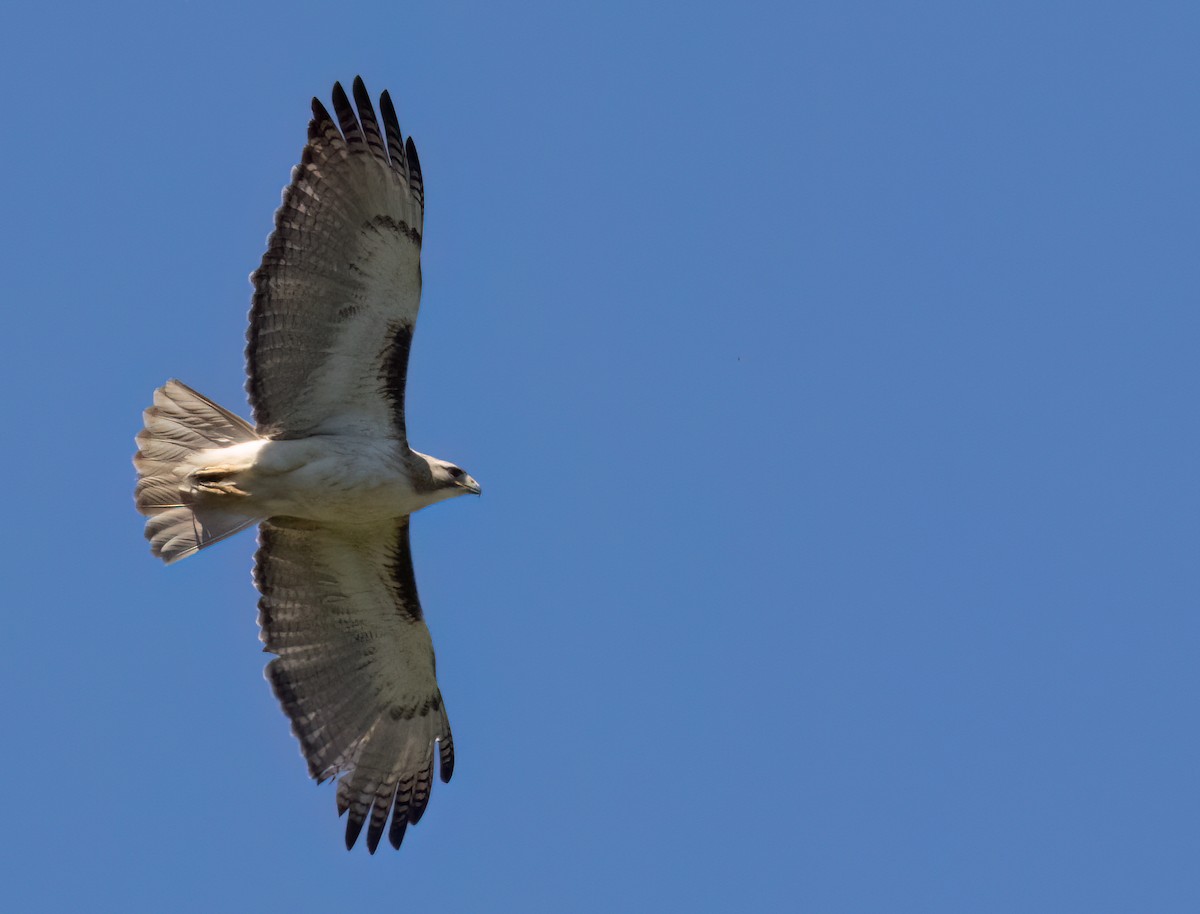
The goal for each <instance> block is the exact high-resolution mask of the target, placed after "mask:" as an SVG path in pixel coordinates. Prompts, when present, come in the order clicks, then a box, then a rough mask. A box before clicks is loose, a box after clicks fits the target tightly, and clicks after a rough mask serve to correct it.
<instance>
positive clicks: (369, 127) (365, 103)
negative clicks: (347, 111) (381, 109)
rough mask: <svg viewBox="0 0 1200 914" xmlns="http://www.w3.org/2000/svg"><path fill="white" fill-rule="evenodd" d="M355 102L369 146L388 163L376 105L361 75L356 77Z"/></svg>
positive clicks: (380, 158)
mask: <svg viewBox="0 0 1200 914" xmlns="http://www.w3.org/2000/svg"><path fill="white" fill-rule="evenodd" d="M353 90H354V104H356V105H357V106H358V120H359V123H361V124H362V129H363V134H364V136H365V137H366V140H367V146H369V147H370V149H371V152H373V153H374V154H375V157H376V158H377V159H379V160H380V161H381V162H383V164H384V165H387V164H388V154H387V147H386V145H385V140H384V138H383V136H382V134H380V132H379V121H378V120H377V119H376V117H375V106H374V105H372V104H371V96H370V94H369V93H368V92H367V87H366V84H365V83H363V81H362V77H361V76H356V77H354V87H353Z"/></svg>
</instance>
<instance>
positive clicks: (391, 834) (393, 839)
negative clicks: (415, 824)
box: [388, 814, 408, 850]
mask: <svg viewBox="0 0 1200 914" xmlns="http://www.w3.org/2000/svg"><path fill="white" fill-rule="evenodd" d="M407 828H408V819H406V818H405V817H404V816H397V815H395V814H393V815H392V827H391V828H389V829H388V843H389V844H391V845H392V847H394V848H395V849H396V850H400V844H401V843H402V842H403V841H404V832H405V830H406V829H407Z"/></svg>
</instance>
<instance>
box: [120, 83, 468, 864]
mask: <svg viewBox="0 0 1200 914" xmlns="http://www.w3.org/2000/svg"><path fill="white" fill-rule="evenodd" d="M353 96H354V103H353V104H352V103H351V101H350V99H349V98H348V97H347V95H346V92H345V90H343V88H342V87H341V85H340V84H335V85H334V87H333V110H334V113H335V115H336V119H335V118H334V117H332V116H330V114H329V112H328V111H327V110H326V108H325V106H324V105H322V104H321V102H320V101H319V100H318V99H316V98H314V99H313V102H312V110H313V117H312V120H311V121H310V122H309V125H308V143H307V145H305V147H304V152H303V154H302V155H301V158H300V164H299V165H297V166H296V167H295V168H294V169H293V170H292V180H291V184H289V185H288V187H287V188H286V189H285V190H284V192H283V202H282V205H281V206H280V207H279V210H278V211H277V212H276V214H275V229H274V231H273V232H272V234H271V236H270V239H269V240H268V242H267V252H266V254H265V255H264V256H263V259H262V265H261V266H260V267H259V268H258V269H257V270H256V271H255V272H254V273H253V274H252V275H251V277H250V279H251V282H252V283H253V285H254V295H253V301H252V306H251V309H250V328H249V330H248V332H247V334H246V338H247V346H246V370H247V374H248V381H247V383H246V390H247V392H248V394H249V399H250V406H251V409H252V410H253V414H254V424H253V425H251V424H250V423H248V422H246V421H245V420H244V419H241V418H239V417H238V416H237V415H235V414H233V413H231V412H229V411H228V410H226V409H224V408H222V407H221V406H218V405H217V404H216V403H214V402H212V401H211V400H209V399H207V398H206V397H204V396H202V395H200V394H199V393H197V392H196V391H194V390H192V389H191V388H190V387H188V386H186V385H185V384H182V383H180V382H179V381H175V380H172V381H168V382H167V383H166V384H165V385H164V386H163V387H161V388H159V389H158V390H156V391H155V392H154V405H153V406H151V407H150V408H149V409H148V410H146V412H145V413H144V421H145V428H144V429H143V430H142V431H141V432H140V433H139V434H138V436H137V444H138V452H137V455H136V456H135V457H134V465H135V467H136V469H137V474H138V480H137V487H136V490H135V501H136V504H137V509H138V511H140V512H141V513H142V514H145V515H147V520H146V528H145V532H146V538H147V539H149V541H150V548H151V551H152V552H153V553H154V554H155V555H156V556H158V557H159V558H161V559H163V561H165V562H167V563H171V562H175V561H178V560H179V559H182V558H186V557H187V556H189V555H192V554H193V553H195V552H198V551H200V550H201V549H204V548H205V547H207V546H210V545H212V544H213V543H215V542H217V541H219V540H222V539H225V538H226V537H228V536H232V535H233V534H235V533H237V532H238V531H239V530H242V529H244V528H246V527H249V526H251V525H252V524H257V525H258V552H257V554H256V555H255V568H254V583H255V586H256V587H257V588H258V590H259V593H260V594H261V596H260V599H259V601H258V608H259V615H258V622H259V626H260V628H261V635H260V637H261V639H262V641H263V643H264V645H265V646H264V648H263V649H264V650H265V651H268V652H270V653H272V654H275V655H276V656H275V658H274V659H272V660H271V661H270V663H268V664H267V667H266V678H267V679H268V680H269V681H270V683H271V686H272V688H273V689H274V691H275V695H276V696H277V697H278V699H279V701H280V703H281V704H282V706H283V710H284V712H285V713H286V714H287V716H288V717H289V718H290V719H291V723H292V732H293V733H294V734H295V736H296V738H297V739H298V740H299V741H300V747H301V751H302V752H303V754H304V757H305V759H306V760H307V761H308V770H309V773H310V774H311V775H312V776H313V777H314V778H316V779H317V780H318V782H321V781H325V780H328V779H331V778H333V779H336V780H337V806H338V812H339V814H348V819H347V824H346V847H347V849H349V848H352V847H353V846H354V843H355V841H356V840H357V839H358V836H359V834H360V833H361V831H362V829H363V828H364V826H365V827H366V828H367V848H368V849H369V850H370V852H371V853H374V852H375V850H376V848H377V847H378V846H379V840H380V838H381V837H382V835H383V832H384V828H385V826H386V825H387V822H388V819H389V815H390V819H391V825H390V827H389V828H388V829H387V831H388V840H389V841H390V842H391V844H392V846H393V847H396V848H399V847H400V843H401V841H402V840H403V838H404V833H405V829H406V828H407V827H408V826H409V825H415V824H416V823H417V822H418V821H419V820H420V818H421V815H422V813H423V812H424V811H425V806H426V804H427V803H428V802H429V794H430V790H431V788H432V785H433V769H434V752H435V750H436V752H437V755H438V767H439V772H440V775H441V779H442V780H443V781H449V780H450V775H451V773H452V772H453V771H454V742H453V740H452V738H451V736H450V724H449V722H448V721H447V718H446V708H445V705H444V703H443V702H442V695H441V692H440V690H439V689H438V683H437V679H436V676H435V673H434V656H433V645H432V642H431V640H430V637H429V629H428V628H427V627H426V625H425V620H424V615H423V613H422V611H421V603H420V600H419V599H418V597H417V583H416V578H415V576H414V573H413V563H412V553H411V550H410V548H409V516H410V515H411V514H412V513H413V512H414V511H417V510H419V509H421V508H424V507H427V506H428V505H432V504H434V503H435V502H439V501H444V500H446V499H448V498H453V497H455V496H458V495H466V494H473V495H478V494H479V491H480V489H479V484H478V483H477V482H476V481H475V480H474V479H472V478H471V477H470V476H469V475H467V474H466V473H465V472H464V471H463V470H461V469H460V468H459V467H457V466H455V465H454V464H452V463H449V462H447V461H445V460H439V459H438V458H436V457H430V456H429V455H427V454H422V453H419V452H418V451H414V450H413V449H412V448H411V447H409V444H408V433H407V429H406V427H405V421H404V386H405V376H406V373H407V368H408V353H409V346H410V343H411V342H412V335H413V327H414V325H415V323H416V319H417V308H418V306H419V304H420V298H421V233H422V228H423V221H424V210H425V185H424V182H423V181H422V179H421V164H420V161H419V160H418V158H417V148H416V146H415V145H414V144H413V141H412V138H411V137H410V138H408V139H405V138H404V136H403V134H401V132H400V124H399V121H398V120H397V118H396V111H395V108H394V107H393V105H392V100H391V98H390V97H389V95H388V93H387V92H384V93H383V95H382V96H380V99H379V114H378V115H377V114H376V111H375V108H374V106H373V105H372V104H371V97H370V95H368V93H367V90H366V88H365V86H364V85H363V81H362V79H361V78H357V79H355V80H354V87H353Z"/></svg>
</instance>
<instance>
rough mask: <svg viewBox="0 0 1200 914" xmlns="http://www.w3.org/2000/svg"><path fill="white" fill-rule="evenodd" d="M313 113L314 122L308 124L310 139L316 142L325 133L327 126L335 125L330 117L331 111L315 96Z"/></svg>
mask: <svg viewBox="0 0 1200 914" xmlns="http://www.w3.org/2000/svg"><path fill="white" fill-rule="evenodd" d="M312 113H313V116H312V120H311V121H309V122H308V138H309V139H310V140H315V139H316V138H317V137H319V136H321V134H322V133H324V125H325V124H332V123H333V118H332V117H330V116H329V110H328V109H327V108H326V107H325V106H324V105H323V104H322V103H321V100H320V99H319V98H317V97H316V96H315V95H314V96H313V100H312Z"/></svg>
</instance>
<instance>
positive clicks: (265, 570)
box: [254, 517, 454, 853]
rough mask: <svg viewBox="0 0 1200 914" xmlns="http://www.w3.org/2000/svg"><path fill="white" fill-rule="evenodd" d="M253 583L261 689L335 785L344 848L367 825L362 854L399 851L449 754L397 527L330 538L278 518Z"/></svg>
mask: <svg viewBox="0 0 1200 914" xmlns="http://www.w3.org/2000/svg"><path fill="white" fill-rule="evenodd" d="M256 563H257V564H256V566H255V573H254V581H255V584H256V586H257V587H258V589H259V591H261V593H262V599H261V600H259V604H258V605H259V619H258V621H259V625H260V626H261V627H262V633H261V637H262V640H263V642H264V644H265V645H266V647H265V648H264V649H265V650H267V651H270V652H272V653H275V654H278V655H279V656H277V657H276V658H275V659H274V660H272V661H271V662H270V663H269V664H267V670H266V674H267V679H269V680H270V682H271V685H272V686H273V687H274V689H275V694H276V696H278V698H279V700H280V702H281V703H282V704H283V709H284V711H285V712H286V713H287V715H288V717H290V718H291V720H292V732H294V733H295V734H296V737H297V738H298V739H299V740H300V746H301V750H302V751H303V753H304V757H305V758H306V759H307V760H308V769H309V772H310V773H311V774H312V776H313V777H315V778H317V779H318V780H325V779H326V778H331V777H336V776H338V775H341V778H340V780H339V781H338V790H337V803H338V810H339V812H342V813H344V812H346V811H347V810H348V811H349V813H350V818H349V821H348V822H347V824H346V846H347V847H352V846H353V845H354V842H355V841H356V840H357V839H358V834H359V832H360V831H362V828H363V824H364V823H365V822H366V821H367V820H368V818H369V819H370V827H369V828H368V830H367V847H368V848H369V849H370V851H371V852H372V853H374V852H375V848H376V847H377V846H378V845H379V838H380V836H381V835H382V834H383V828H384V824H385V822H386V821H387V818H388V813H389V811H392V813H393V814H392V825H391V829H390V830H389V832H388V839H389V840H390V841H391V843H392V845H393V846H394V847H397V848H398V847H399V846H400V841H401V840H402V839H403V837H404V830H405V828H406V827H407V826H408V825H409V824H410V823H411V824H416V822H417V821H418V820H419V819H420V818H421V814H422V813H423V812H424V811H425V804H426V803H427V802H428V801H429V792H430V788H431V787H432V784H433V751H434V746H435V744H437V745H438V746H439V754H440V760H441V764H440V767H441V777H442V780H443V781H449V780H450V775H451V773H452V772H453V770H454V744H453V741H452V740H451V737H450V724H449V722H448V721H447V719H446V711H445V708H444V707H443V706H442V695H441V692H440V691H439V690H438V685H437V679H436V678H435V676H434V659H433V644H432V642H431V641H430V638H429V629H428V628H426V626H425V621H424V619H423V617H422V614H421V604H420V602H419V601H418V599H417V585H416V581H415V579H414V577H413V568H412V554H411V552H410V550H409V544H408V518H407V517H404V518H400V519H398V520H395V521H387V522H385V523H382V524H353V525H346V526H341V527H334V526H329V525H323V524H316V523H312V522H309V521H300V520H287V519H282V518H277V519H274V520H269V521H265V522H264V523H263V524H262V526H261V528H260V532H259V550H258V554H257V556H256Z"/></svg>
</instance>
